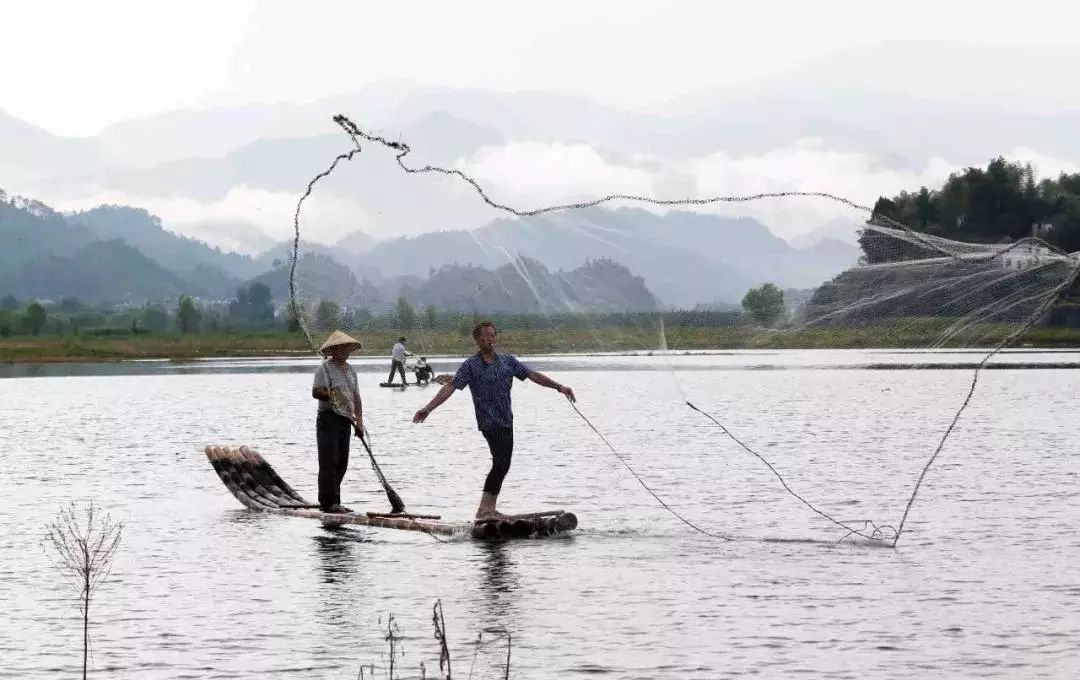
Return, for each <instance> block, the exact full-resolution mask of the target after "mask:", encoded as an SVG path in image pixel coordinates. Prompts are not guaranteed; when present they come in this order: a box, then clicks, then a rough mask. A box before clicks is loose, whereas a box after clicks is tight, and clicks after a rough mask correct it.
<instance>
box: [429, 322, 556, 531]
mask: <svg viewBox="0 0 1080 680" xmlns="http://www.w3.org/2000/svg"><path fill="white" fill-rule="evenodd" d="M472 335H473V340H475V341H476V346H477V348H478V349H479V351H478V352H477V353H476V354H474V355H473V356H471V357H469V358H468V359H466V360H465V361H464V362H463V363H462V364H461V366H460V367H459V368H458V370H457V374H455V375H454V379H453V380H452V381H450V382H448V383H446V384H445V385H443V387H442V389H441V390H439V393H438V394H436V395H435V397H434V398H433V399H432V400H431V401H430V402H429V403H428V405H427V406H425V407H424V408H422V409H420V410H419V411H417V412H416V414H415V415H413V422H414V423H422V422H424V421H425V420H427V417H428V416H429V415H431V412H432V411H434V410H435V409H436V408H438V407H439V405H440V404H442V403H443V402H444V401H446V400H447V399H449V398H450V395H452V394H453V393H454V390H455V389H457V390H462V389H465V387H466V386H468V387H469V391H470V392H472V400H473V408H474V409H475V411H476V426H477V428H478V429H479V430H480V432H481V433H482V434H483V435H484V439H486V440H487V443H488V448H489V449H490V450H491V471H490V472H488V475H487V478H486V479H485V480H484V492H483V494H481V496H480V507H479V508H478V509H477V511H476V518H477V519H491V518H495V517H499V516H500V513H499V512H498V511H497V510H496V509H495V503H496V501H498V498H499V492H500V491H501V490H502V483H503V480H504V479H505V478H506V473H507V472H509V470H510V458H511V456H512V455H513V452H514V414H513V411H512V410H511V408H510V388H511V387H512V386H513V378H517V379H518V380H525V379H526V378H528V379H529V380H531V381H533V382H534V383H536V384H537V385H542V386H543V387H550V388H552V389H554V390H558V391H559V394H563V395H565V396H566V398H567V399H569V400H570V401H571V402H573V401H575V400H576V398H575V396H574V390H572V389H570V387H568V386H567V385H560V384H559V383H557V382H555V381H554V380H552V379H551V378H549V377H547V376H546V375H544V374H543V373H540V372H538V371H534V370H532V369H531V368H529V367H528V366H526V365H525V364H523V363H521V362H520V361H518V360H517V358H516V357H514V356H513V355H512V354H504V353H499V352H496V351H495V346H496V344H498V331H497V330H496V329H495V325H494V324H492V323H491V322H490V321H484V322H482V323H479V324H477V325H476V328H473V333H472ZM440 377H441V376H440Z"/></svg>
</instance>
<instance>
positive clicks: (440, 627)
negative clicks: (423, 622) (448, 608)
mask: <svg viewBox="0 0 1080 680" xmlns="http://www.w3.org/2000/svg"><path fill="white" fill-rule="evenodd" d="M431 622H432V623H433V624H434V626H435V639H436V640H438V641H439V671H440V672H442V673H445V674H446V675H445V676H444V677H445V680H450V648H449V647H448V646H447V642H446V619H445V618H443V609H442V600H435V606H433V607H432V608H431Z"/></svg>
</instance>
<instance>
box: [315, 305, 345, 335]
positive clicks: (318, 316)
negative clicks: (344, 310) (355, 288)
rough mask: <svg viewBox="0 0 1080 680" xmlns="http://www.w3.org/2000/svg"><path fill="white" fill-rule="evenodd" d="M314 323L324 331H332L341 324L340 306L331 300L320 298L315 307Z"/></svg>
mask: <svg viewBox="0 0 1080 680" xmlns="http://www.w3.org/2000/svg"><path fill="white" fill-rule="evenodd" d="M315 323H317V324H318V325H319V328H320V329H321V330H324V331H332V330H334V329H336V328H337V327H338V326H340V325H341V307H340V306H339V305H338V303H336V302H334V301H333V300H320V301H319V306H318V307H316V308H315Z"/></svg>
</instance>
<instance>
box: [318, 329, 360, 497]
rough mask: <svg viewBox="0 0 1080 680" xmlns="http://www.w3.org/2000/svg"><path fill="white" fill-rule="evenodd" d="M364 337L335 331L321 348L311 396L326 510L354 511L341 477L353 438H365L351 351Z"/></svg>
mask: <svg viewBox="0 0 1080 680" xmlns="http://www.w3.org/2000/svg"><path fill="white" fill-rule="evenodd" d="M360 347H361V344H360V341H359V340H357V339H356V338H353V337H351V336H349V335H347V334H345V333H342V332H341V331H334V332H333V333H331V334H330V337H329V338H327V339H326V342H324V343H323V344H322V347H320V348H319V352H320V353H321V354H322V355H323V356H324V357H325V360H324V361H323V362H322V364H320V365H319V368H318V369H317V370H316V371H315V383H314V385H313V386H312V388H311V396H312V397H314V398H315V399H318V400H319V410H318V415H317V416H316V418H315V439H316V441H317V442H318V445H319V508H320V509H322V511H323V512H352V510H350V509H348V508H346V507H344V506H342V505H341V480H342V479H344V477H345V470H346V469H348V467H349V440H350V439H351V437H352V435H353V434H354V433H355V434H356V436H357V437H360V438H361V439H363V437H364V429H363V422H364V420H363V418H362V416H363V406H362V405H361V403H360V391H359V389H358V387H357V380H356V371H355V370H354V369H353V367H352V366H350V365H349V364H348V359H349V354H350V353H352V352H355V351H356V350H358V349H360Z"/></svg>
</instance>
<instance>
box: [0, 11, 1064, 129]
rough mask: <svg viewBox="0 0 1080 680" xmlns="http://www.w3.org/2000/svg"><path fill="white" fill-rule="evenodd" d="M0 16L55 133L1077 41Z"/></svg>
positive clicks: (950, 16) (948, 15)
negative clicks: (374, 91)
mask: <svg viewBox="0 0 1080 680" xmlns="http://www.w3.org/2000/svg"><path fill="white" fill-rule="evenodd" d="M300 7H303V8H304V9H300ZM2 19H3V23H2V24H0V64H3V65H4V66H3V68H2V69H0V108H2V109H5V110H7V111H8V112H10V113H12V114H14V115H16V116H18V117H20V118H23V119H25V120H28V121H30V122H33V123H35V124H38V125H41V126H43V127H45V128H46V129H48V130H50V131H52V132H55V133H60V134H70V135H88V134H94V133H96V132H97V131H99V130H100V129H101V128H102V127H103V126H105V125H107V124H109V123H111V122H116V121H119V120H123V119H127V118H132V117H137V116H141V115H146V114H150V113H156V112H161V111H167V110H170V109H175V108H180V107H203V106H207V105H211V104H236V103H244V102H252V101H305V100H310V99H314V98H317V97H320V96H324V95H328V94H335V93H339V92H343V91H348V90H353V89H357V88H359V87H362V86H364V85H366V84H369V83H372V82H377V81H382V80H388V79H412V80H418V81H423V82H428V83H433V84H441V85H451V86H478V87H487V88H494V89H558V90H570V91H577V92H582V93H589V94H591V95H592V96H594V97H596V98H598V99H600V100H602V101H605V102H609V103H613V104H618V105H624V106H636V105H644V104H648V103H652V102H656V101H659V100H663V99H666V98H668V97H671V96H673V95H677V94H680V93H682V92H686V91H691V90H695V89H700V88H706V87H711V86H716V85H725V84H732V83H739V82H743V81H748V80H752V79H753V78H755V77H760V76H762V75H766V74H770V73H774V72H777V71H780V70H783V69H785V68H789V67H791V66H794V65H797V64H800V63H803V62H806V61H807V60H810V59H813V58H815V57H818V56H821V55H824V54H826V53H829V52H834V51H837V50H842V49H845V48H850V47H855V46H860V45H868V44H874V43H879V42H883V41H888V40H949V41H961V42H981V43H1013V44H1026V45H1068V46H1074V47H1075V46H1078V45H1080V31H1077V30H1076V26H1077V25H1078V23H1080V22H1078V19H1080V3H1075V2H1069V1H1063V2H1050V1H1045V2H1041V1H1037V0H1029V1H1027V2H1024V3H991V2H986V1H985V0H983V1H981V2H969V1H966V0H963V1H961V0H950V1H949V2H943V1H942V0H932V1H924V0H909V1H908V2H905V3H903V4H902V5H887V4H882V3H873V2H866V1H865V0H859V1H852V2H849V1H846V0H838V1H833V2H830V1H823V2H815V3H806V2H802V1H800V0H795V1H792V2H779V1H773V2H769V1H763V0H756V1H755V2H747V3H733V2H719V1H700V2H698V1H684V2H676V1H671V2H658V1H657V2H648V3H643V2H628V1H626V0H622V1H607V0H604V1H590V2H586V1H584V0H573V1H569V2H568V1H563V0H549V1H547V2H543V3H516V2H505V0H503V1H498V2H488V1H484V2H468V3H465V2H459V3H454V2H446V1H445V0H436V1H433V2H427V1H411V2H410V1H398V2H393V3H360V2H355V1H353V2H316V1H311V2H306V3H303V5H301V4H300V3H297V2H276V1H269V2H254V1H253V0H229V1H228V2H222V1H220V0H217V1H214V2H206V1H203V0H185V1H184V2H146V1H145V0H97V1H96V2H85V1H82V0H80V1H69V2H65V1H61V0H35V2H12V3H7V4H5V5H4V9H3V15H2ZM1034 77H1038V75H1037V74H1035V75H1034Z"/></svg>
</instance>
